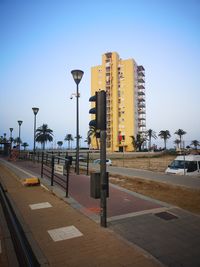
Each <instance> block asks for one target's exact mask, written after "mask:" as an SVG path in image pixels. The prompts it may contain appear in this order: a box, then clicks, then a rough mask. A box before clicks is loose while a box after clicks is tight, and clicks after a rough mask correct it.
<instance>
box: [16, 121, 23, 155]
mask: <svg viewBox="0 0 200 267" xmlns="http://www.w3.org/2000/svg"><path fill="white" fill-rule="evenodd" d="M17 122H18V124H19V140H18V141H19V153H20V141H21V140H20V134H21V125H22V122H23V121H17Z"/></svg>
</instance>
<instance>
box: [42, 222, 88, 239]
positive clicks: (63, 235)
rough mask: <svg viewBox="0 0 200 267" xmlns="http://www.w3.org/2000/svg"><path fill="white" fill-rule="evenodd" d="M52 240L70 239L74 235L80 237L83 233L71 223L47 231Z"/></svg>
mask: <svg viewBox="0 0 200 267" xmlns="http://www.w3.org/2000/svg"><path fill="white" fill-rule="evenodd" d="M47 232H48V233H49V235H50V236H51V238H52V239H53V241H55V242H57V241H62V240H66V239H71V238H75V237H80V236H82V235H83V234H82V233H81V232H80V231H79V230H78V229H77V228H76V227H75V226H73V225H71V226H67V227H62V228H57V229H52V230H48V231H47Z"/></svg>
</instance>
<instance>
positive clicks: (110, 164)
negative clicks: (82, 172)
mask: <svg viewBox="0 0 200 267" xmlns="http://www.w3.org/2000/svg"><path fill="white" fill-rule="evenodd" d="M100 162H101V161H100V159H95V160H94V161H93V163H94V164H100ZM106 165H108V166H112V161H111V160H110V159H107V160H106Z"/></svg>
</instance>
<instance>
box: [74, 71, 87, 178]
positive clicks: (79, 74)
mask: <svg viewBox="0 0 200 267" xmlns="http://www.w3.org/2000/svg"><path fill="white" fill-rule="evenodd" d="M71 74H72V76H73V78H74V81H75V83H76V174H79V138H80V136H79V101H78V98H79V96H80V95H79V92H78V85H79V83H80V81H81V79H82V77H83V74H84V72H83V71H82V70H72V71H71Z"/></svg>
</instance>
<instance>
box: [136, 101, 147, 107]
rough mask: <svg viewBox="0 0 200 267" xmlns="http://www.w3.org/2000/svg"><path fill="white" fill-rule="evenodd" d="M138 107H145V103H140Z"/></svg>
mask: <svg viewBox="0 0 200 267" xmlns="http://www.w3.org/2000/svg"><path fill="white" fill-rule="evenodd" d="M138 107H139V108H145V107H146V105H145V103H144V102H142V103H139V104H138Z"/></svg>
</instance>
